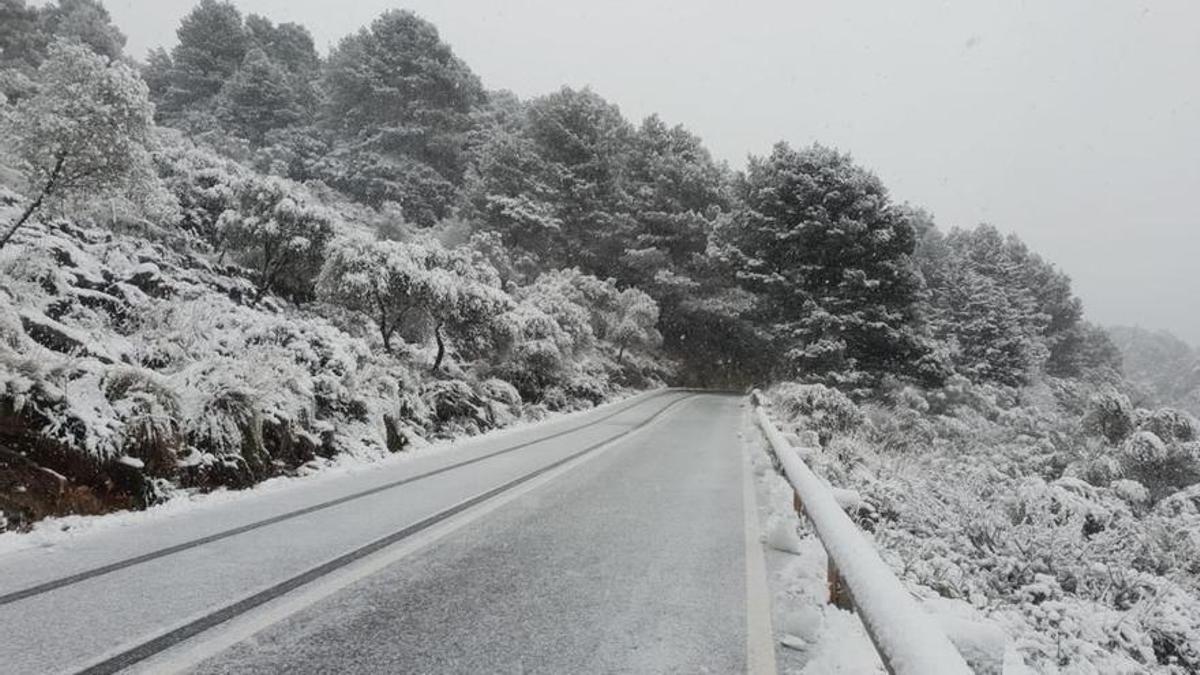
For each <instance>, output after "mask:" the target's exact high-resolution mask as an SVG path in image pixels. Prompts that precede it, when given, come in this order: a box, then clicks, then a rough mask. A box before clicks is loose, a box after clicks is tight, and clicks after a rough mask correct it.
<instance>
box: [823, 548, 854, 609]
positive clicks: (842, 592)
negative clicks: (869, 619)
mask: <svg viewBox="0 0 1200 675" xmlns="http://www.w3.org/2000/svg"><path fill="white" fill-rule="evenodd" d="M827 572H828V574H827V579H828V582H829V604H831V605H833V606H834V607H837V608H838V609H844V610H846V611H848V612H853V611H854V599H853V598H851V597H850V588H849V587H847V586H846V580H845V579H844V578H842V575H841V573H840V572H838V569H837V565H835V564H834V563H833V558H830V559H829V564H828V565H827Z"/></svg>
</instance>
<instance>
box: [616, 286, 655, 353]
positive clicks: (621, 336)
mask: <svg viewBox="0 0 1200 675" xmlns="http://www.w3.org/2000/svg"><path fill="white" fill-rule="evenodd" d="M608 339H609V340H610V341H612V343H613V344H615V345H616V346H617V348H618V351H617V358H618V359H620V358H622V357H623V356H624V355H625V351H626V350H627V349H640V350H652V349H657V348H658V347H659V346H660V345H661V344H662V334H661V333H659V332H658V304H657V303H655V302H654V299H653V298H651V297H650V296H649V295H646V294H645V293H643V292H642V291H640V290H638V289H636V288H627V289H625V290H624V291H621V294H620V295H619V296H618V297H617V311H616V314H615V316H614V317H613V325H612V328H611V329H610V330H609V335H608Z"/></svg>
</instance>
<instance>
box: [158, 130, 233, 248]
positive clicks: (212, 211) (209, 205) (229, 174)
mask: <svg viewBox="0 0 1200 675" xmlns="http://www.w3.org/2000/svg"><path fill="white" fill-rule="evenodd" d="M156 140H157V143H156V147H155V150H154V163H155V167H156V168H157V170H158V175H159V178H160V179H161V180H162V182H163V184H164V185H165V187H166V188H167V190H168V191H170V193H171V194H172V195H174V197H175V199H176V201H177V202H178V203H179V208H180V218H179V221H178V227H179V228H180V229H182V230H183V231H184V232H186V233H188V234H190V235H191V236H192V237H193V239H194V241H195V242H196V244H197V245H200V246H203V247H206V248H220V247H221V242H222V232H221V231H220V229H219V227H218V221H219V220H220V218H221V215H222V214H223V213H225V212H226V211H228V210H230V209H233V208H236V206H237V201H238V199H237V190H238V185H239V184H241V183H242V182H243V181H245V180H246V170H245V169H243V168H242V167H241V166H240V165H239V164H237V163H236V162H234V161H232V160H229V159H226V158H224V157H221V156H219V155H217V154H215V153H213V152H211V151H208V150H203V149H201V148H199V147H197V146H196V145H195V144H194V143H192V142H191V141H190V140H188V139H186V138H184V137H183V135H182V134H180V133H179V132H177V131H174V130H170V129H158V130H157V131H156Z"/></svg>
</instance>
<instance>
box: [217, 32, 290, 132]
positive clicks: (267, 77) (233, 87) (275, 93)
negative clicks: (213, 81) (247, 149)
mask: <svg viewBox="0 0 1200 675" xmlns="http://www.w3.org/2000/svg"><path fill="white" fill-rule="evenodd" d="M296 93H297V92H296V89H295V83H294V82H293V79H292V78H291V77H289V74H288V72H287V71H286V70H284V69H283V68H281V67H280V66H278V65H277V64H275V63H274V62H273V61H271V59H270V57H268V56H267V54H266V52H264V51H263V50H262V49H259V48H258V47H255V48H253V49H251V50H250V51H249V53H247V54H246V60H245V61H244V62H243V63H242V66H241V68H239V69H238V71H237V73H235V74H234V76H233V77H232V78H230V80H229V81H228V82H226V83H225V86H224V87H223V88H222V89H221V93H220V96H219V97H218V103H217V117H218V119H220V120H221V121H222V122H223V123H224V124H225V127H226V130H227V131H229V132H230V133H232V134H234V135H236V136H239V137H241V138H244V139H246V140H248V141H250V143H251V144H252V145H254V146H258V145H261V144H262V142H263V140H264V138H265V137H266V135H267V133H268V132H270V131H272V130H274V129H283V128H287V127H291V126H294V125H297V124H300V123H301V122H303V121H304V116H305V110H304V105H303V103H302V102H301V101H300V100H299V99H298V98H297V96H296Z"/></svg>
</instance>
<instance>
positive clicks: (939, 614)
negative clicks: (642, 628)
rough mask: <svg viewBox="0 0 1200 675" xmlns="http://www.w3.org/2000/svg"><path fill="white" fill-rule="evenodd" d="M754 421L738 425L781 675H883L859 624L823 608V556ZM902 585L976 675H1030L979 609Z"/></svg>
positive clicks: (846, 502)
mask: <svg viewBox="0 0 1200 675" xmlns="http://www.w3.org/2000/svg"><path fill="white" fill-rule="evenodd" d="M752 414H753V413H752V412H747V414H746V415H745V416H744V418H743V423H742V424H743V429H742V438H743V442H744V444H745V452H747V453H748V455H749V456H750V458H751V462H752V465H753V467H754V475H755V486H756V488H757V491H758V504H759V520H760V524H761V525H762V527H763V532H764V533H765V534H764V544H765V549H766V551H765V556H766V563H767V568H768V570H767V572H768V585H769V587H770V589H771V594H772V618H773V622H774V628H775V632H776V636H775V638H776V644H777V645H778V648H777V649H776V656H777V661H778V664H779V669H780V672H782V673H800V674H805V675H820V674H824V673H835V674H838V673H845V674H851V673H853V674H858V673H885V672H887V671H886V669H885V668H884V666H883V663H882V662H881V661H880V658H879V655H878V653H877V652H876V650H875V646H874V644H873V643H872V642H871V639H870V637H869V636H868V635H867V632H866V629H865V628H864V627H863V624H862V622H861V621H860V620H859V618H858V617H857V616H856V615H855V614H854V613H852V612H848V611H845V610H841V609H838V608H837V607H834V606H833V605H831V604H829V603H828V602H827V600H828V595H829V590H828V586H827V576H826V575H827V565H828V559H827V556H826V554H825V549H824V547H823V546H822V544H821V542H820V540H819V539H818V538H817V537H816V535H815V533H814V532H813V530H812V527H811V526H810V525H809V523H808V522H807V521H805V520H804V519H802V518H799V517H798V516H797V515H796V513H795V511H794V508H793V501H792V499H793V492H792V487H791V485H790V484H788V482H787V480H786V479H785V478H784V477H783V476H781V475H779V474H778V473H776V471H775V469H774V467H773V466H772V460H771V458H770V457H769V455H768V454H767V450H766V448H767V440H766V438H765V437H764V436H763V435H762V433H761V431H760V430H759V429H758V427H757V425H756V424H755V423H754V421H753V417H752ZM834 492H835V494H836V495H837V497H838V501H839V503H841V505H842V506H843V508H849V509H850V510H854V509H855V508H856V507H857V506H860V505H861V504H860V502H861V497H858V495H857V493H855V492H853V491H851V490H840V489H838V488H834ZM868 537H869V534H868ZM907 585H908V587H909V590H910V591H911V592H913V594H914V595H915V596H916V597H917V598H918V599H919V600H920V601H921V605H922V607H923V608H924V609H925V611H926V612H928V613H929V614H930V615H931V616H932V617H933V618H934V620H935V621H936V622H937V623H938V625H939V627H940V628H941V629H942V630H943V631H944V632H945V633H946V635H947V637H949V638H950V640H951V642H952V643H954V645H955V647H956V648H957V649H958V651H959V653H961V654H962V655H963V657H964V658H965V659H966V660H967V661H968V663H969V664H970V665H971V667H972V668H973V669H974V670H975V672H977V673H980V674H988V675H992V674H995V675H1027V674H1030V673H1033V672H1034V671H1033V670H1031V669H1030V668H1028V667H1027V666H1026V665H1025V662H1024V660H1023V659H1022V658H1021V656H1020V654H1019V653H1018V651H1017V649H1016V647H1015V645H1014V643H1013V640H1012V639H1011V638H1010V637H1009V635H1008V634H1007V632H1006V631H1005V630H1004V629H1003V628H1002V627H1000V626H999V625H998V624H997V623H996V622H994V621H989V620H988V619H987V618H986V617H984V616H983V615H982V614H981V613H980V612H979V610H978V609H976V608H975V607H973V606H972V605H970V604H969V603H966V602H963V601H961V600H952V599H947V598H942V597H940V596H938V595H937V594H936V593H935V592H933V591H932V590H930V589H927V588H924V587H913V585H912V584H907Z"/></svg>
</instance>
